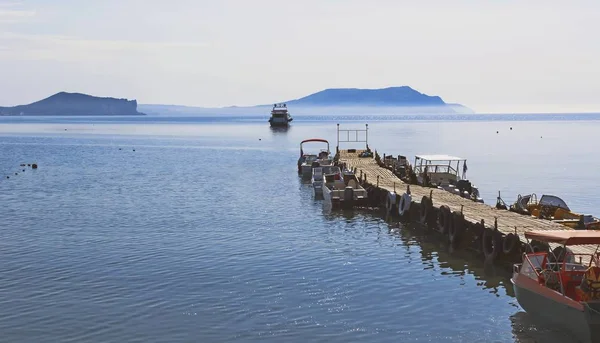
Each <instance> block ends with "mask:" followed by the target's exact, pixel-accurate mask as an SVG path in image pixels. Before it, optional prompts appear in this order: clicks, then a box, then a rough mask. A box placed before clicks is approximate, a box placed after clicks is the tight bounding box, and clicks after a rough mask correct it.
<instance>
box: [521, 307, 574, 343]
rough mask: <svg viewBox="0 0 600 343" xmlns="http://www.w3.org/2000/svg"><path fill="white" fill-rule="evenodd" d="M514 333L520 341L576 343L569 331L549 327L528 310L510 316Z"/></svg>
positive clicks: (523, 342) (522, 342) (527, 342)
mask: <svg viewBox="0 0 600 343" xmlns="http://www.w3.org/2000/svg"><path fill="white" fill-rule="evenodd" d="M510 321H511V324H512V333H513V337H514V339H515V342H518V343H575V342H578V341H577V340H575V339H574V338H573V337H571V336H570V335H568V334H567V333H565V332H563V331H560V330H557V329H552V328H549V327H548V326H547V325H546V324H544V323H541V322H539V321H538V320H536V319H535V317H534V316H532V315H530V314H528V313H527V312H523V311H519V312H517V313H515V314H513V315H512V316H510Z"/></svg>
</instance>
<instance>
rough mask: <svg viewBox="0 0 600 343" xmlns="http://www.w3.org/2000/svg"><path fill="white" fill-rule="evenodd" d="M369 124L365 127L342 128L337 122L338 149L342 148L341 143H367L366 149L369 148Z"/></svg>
mask: <svg viewBox="0 0 600 343" xmlns="http://www.w3.org/2000/svg"><path fill="white" fill-rule="evenodd" d="M368 140H369V124H365V128H364V129H340V124H337V150H339V149H340V143H365V149H367V150H368V149H369V143H368Z"/></svg>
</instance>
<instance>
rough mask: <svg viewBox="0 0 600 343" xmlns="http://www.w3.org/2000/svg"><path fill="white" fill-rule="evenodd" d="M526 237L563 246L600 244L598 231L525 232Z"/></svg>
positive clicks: (599, 232)
mask: <svg viewBox="0 0 600 343" xmlns="http://www.w3.org/2000/svg"><path fill="white" fill-rule="evenodd" d="M525 237H526V238H527V239H535V240H538V241H540V242H546V243H558V244H562V245H586V244H590V245H591V244H600V231H598V230H548V231H528V232H525Z"/></svg>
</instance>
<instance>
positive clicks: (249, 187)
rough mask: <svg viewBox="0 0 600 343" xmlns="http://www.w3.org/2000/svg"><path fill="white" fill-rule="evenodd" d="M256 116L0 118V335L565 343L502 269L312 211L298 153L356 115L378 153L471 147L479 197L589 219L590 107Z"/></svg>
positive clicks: (593, 159) (372, 216)
mask: <svg viewBox="0 0 600 343" xmlns="http://www.w3.org/2000/svg"><path fill="white" fill-rule="evenodd" d="M266 119H267V117H260V118H259V117H243V116H240V117H201V118H191V117H187V118H165V117H144V118H119V117H114V118H0V261H1V263H0V341H2V342H109V341H110V342H117V341H118V342H228V341H243V342H246V341H260V342H264V341H269V342H281V341H291V342H292V341H297V342H306V341H314V342H561V343H562V342H571V338H570V337H569V336H568V335H563V334H561V333H560V332H556V331H553V330H552V329H551V328H547V327H545V326H543V325H539V324H538V323H536V322H535V321H534V318H532V317H531V316H529V315H528V314H527V313H524V312H523V310H522V309H521V308H520V307H519V306H518V304H517V302H516V299H515V298H514V295H513V292H512V289H511V287H510V281H509V279H508V277H509V275H508V274H507V273H506V272H505V271H503V270H498V269H496V270H493V269H490V268H484V266H483V263H482V261H480V260H479V259H478V258H476V257H475V256H474V255H472V254H470V253H466V252H451V250H450V249H449V248H448V247H447V246H446V245H445V244H444V243H441V242H440V240H439V239H438V238H437V237H436V236H432V235H430V234H428V233H427V232H424V231H423V230H422V229H420V228H418V227H399V226H398V225H397V224H394V223H388V222H386V221H385V219H384V218H382V217H381V216H380V215H379V214H378V213H372V212H360V211H356V212H350V213H348V212H345V213H335V212H334V213H327V212H325V211H324V210H323V208H322V204H321V203H320V201H317V200H314V199H313V197H312V194H311V189H310V185H309V184H305V183H303V182H301V180H299V178H298V176H297V173H296V161H297V158H298V154H299V142H300V141H301V140H302V139H306V138H312V137H318V138H325V139H328V140H329V141H330V143H331V149H332V150H334V149H335V145H336V124H337V123H340V125H341V127H342V128H363V127H364V124H365V123H368V124H369V145H370V146H371V147H372V148H374V149H377V150H378V151H379V152H381V153H384V152H385V153H388V154H394V155H397V154H402V155H405V156H407V157H409V158H410V159H411V160H412V159H414V155H415V154H433V153H436V154H452V155H458V156H461V157H464V158H467V159H468V176H469V178H470V179H471V180H473V181H474V183H475V184H476V185H477V186H478V187H479V189H480V191H481V194H482V196H483V198H484V200H485V201H486V202H487V203H495V200H496V197H497V196H498V191H500V192H501V195H502V197H503V198H504V200H505V201H506V202H507V203H512V202H513V201H514V200H515V199H516V197H517V195H518V194H529V193H536V194H537V195H538V197H539V196H541V195H542V194H554V195H558V196H560V197H562V198H563V199H564V200H566V201H567V203H568V204H569V206H570V207H571V208H572V209H573V210H574V211H577V212H582V213H586V214H595V215H600V199H599V198H598V197H597V195H598V194H599V193H600V184H599V183H598V177H597V175H598V172H597V170H598V168H600V161H599V160H598V158H599V157H600V153H599V152H598V150H597V149H598V148H597V144H595V143H594V142H593V139H594V138H595V137H596V136H597V132H599V131H600V116H597V115H571V116H569V115H551V116H550V115H533V116H519V115H511V116H508V115H506V116H500V115H497V116H465V117H448V116H446V117H440V116H422V117H407V116H405V117H393V116H391V117H390V116H387V117H383V116H379V117H376V116H347V117H342V116H337V117H326V116H323V117H318V116H304V117H303V116H298V117H296V119H295V120H294V122H293V123H292V126H291V127H290V128H289V129H288V130H285V131H282V130H272V129H270V128H269V126H268V123H267V122H266ZM511 128H512V129H511ZM319 147H320V146H317V145H315V146H308V147H307V148H308V149H310V148H314V149H318V148H319ZM342 147H359V148H360V145H359V144H354V145H348V144H347V145H343V146H342ZM34 162H35V163H37V164H38V165H39V168H38V169H37V170H32V169H31V168H28V167H21V166H20V164H21V163H34ZM23 169H24V170H25V171H23ZM15 174H17V175H15ZM7 176H9V177H10V178H6V177H7Z"/></svg>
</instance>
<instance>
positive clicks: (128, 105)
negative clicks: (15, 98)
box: [0, 92, 144, 116]
mask: <svg viewBox="0 0 600 343" xmlns="http://www.w3.org/2000/svg"><path fill="white" fill-rule="evenodd" d="M137 107H138V105H137V101H136V100H127V99H116V98H101V97H95V96H91V95H87V94H81V93H67V92H60V93H57V94H54V95H52V96H50V97H48V98H46V99H43V100H40V101H37V102H34V103H32V104H29V105H19V106H13V107H0V116H19V115H21V116H108V115H115V116H128V115H144V113H140V112H138V110H137Z"/></svg>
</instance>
